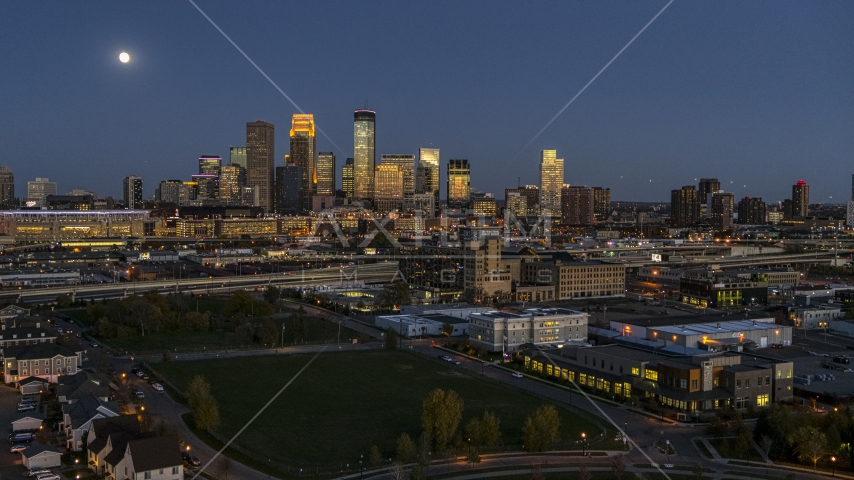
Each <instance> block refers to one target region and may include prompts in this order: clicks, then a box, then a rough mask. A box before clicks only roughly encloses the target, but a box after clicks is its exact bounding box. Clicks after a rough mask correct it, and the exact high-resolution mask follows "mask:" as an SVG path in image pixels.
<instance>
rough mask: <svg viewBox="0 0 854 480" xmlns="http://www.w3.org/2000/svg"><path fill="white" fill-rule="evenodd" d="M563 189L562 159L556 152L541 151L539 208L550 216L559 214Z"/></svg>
mask: <svg viewBox="0 0 854 480" xmlns="http://www.w3.org/2000/svg"><path fill="white" fill-rule="evenodd" d="M561 188H563V159H562V158H557V150H543V151H542V153H541V155H540V208H541V209H542V210H543V213H545V212H546V211H548V212H550V214H551V215H552V216H557V215H558V214H559V213H560V209H561V204H560V189H561Z"/></svg>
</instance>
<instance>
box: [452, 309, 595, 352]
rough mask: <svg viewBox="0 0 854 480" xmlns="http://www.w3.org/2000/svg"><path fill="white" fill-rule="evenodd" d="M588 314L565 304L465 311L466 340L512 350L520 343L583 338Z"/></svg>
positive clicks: (557, 341)
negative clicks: (497, 310)
mask: <svg viewBox="0 0 854 480" xmlns="http://www.w3.org/2000/svg"><path fill="white" fill-rule="evenodd" d="M588 318H589V315H588V314H586V313H583V312H579V311H577V310H570V309H568V308H531V309H527V310H523V311H520V312H505V311H501V312H481V313H472V314H470V315H469V317H468V319H469V342H470V343H471V344H472V345H474V346H475V347H481V348H484V349H486V350H487V351H490V352H515V351H517V350H518V349H519V348H520V347H521V346H522V345H524V344H557V343H565V342H585V341H587V321H588Z"/></svg>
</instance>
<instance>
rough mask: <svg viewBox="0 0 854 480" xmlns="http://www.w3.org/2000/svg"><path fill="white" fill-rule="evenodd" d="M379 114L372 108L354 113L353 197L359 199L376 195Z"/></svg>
mask: <svg viewBox="0 0 854 480" xmlns="http://www.w3.org/2000/svg"><path fill="white" fill-rule="evenodd" d="M376 123H377V114H376V112H373V111H371V110H356V111H355V112H354V113H353V197H354V198H357V199H359V200H364V199H370V198H373V197H374V172H375V168H376V166H377V156H376V149H375V145H376Z"/></svg>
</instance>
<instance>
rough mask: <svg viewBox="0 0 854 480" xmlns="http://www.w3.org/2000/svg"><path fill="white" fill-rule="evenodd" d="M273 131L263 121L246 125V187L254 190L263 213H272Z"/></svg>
mask: <svg viewBox="0 0 854 480" xmlns="http://www.w3.org/2000/svg"><path fill="white" fill-rule="evenodd" d="M275 129H276V127H274V126H273V124H272V123H267V122H265V121H263V120H259V121H257V122H247V123H246V186H248V187H252V188H254V189H255V194H256V195H258V205H257V206H259V207H261V208H263V209H264V212H271V211H273V180H274V177H273V175H274V174H275V172H274V171H273V167H274V166H275V153H276V140H275V135H276V132H275Z"/></svg>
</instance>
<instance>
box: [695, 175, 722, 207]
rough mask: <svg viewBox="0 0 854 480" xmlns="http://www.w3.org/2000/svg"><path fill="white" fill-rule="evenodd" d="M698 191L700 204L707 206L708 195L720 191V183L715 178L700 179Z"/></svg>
mask: <svg viewBox="0 0 854 480" xmlns="http://www.w3.org/2000/svg"><path fill="white" fill-rule="evenodd" d="M699 189H700V197H699V198H700V203H702V204H703V205H708V203H709V195H711V194H713V193H715V192H717V191H718V190H720V189H721V182H720V181H719V180H718V179H717V178H701V179H700V186H699Z"/></svg>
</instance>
